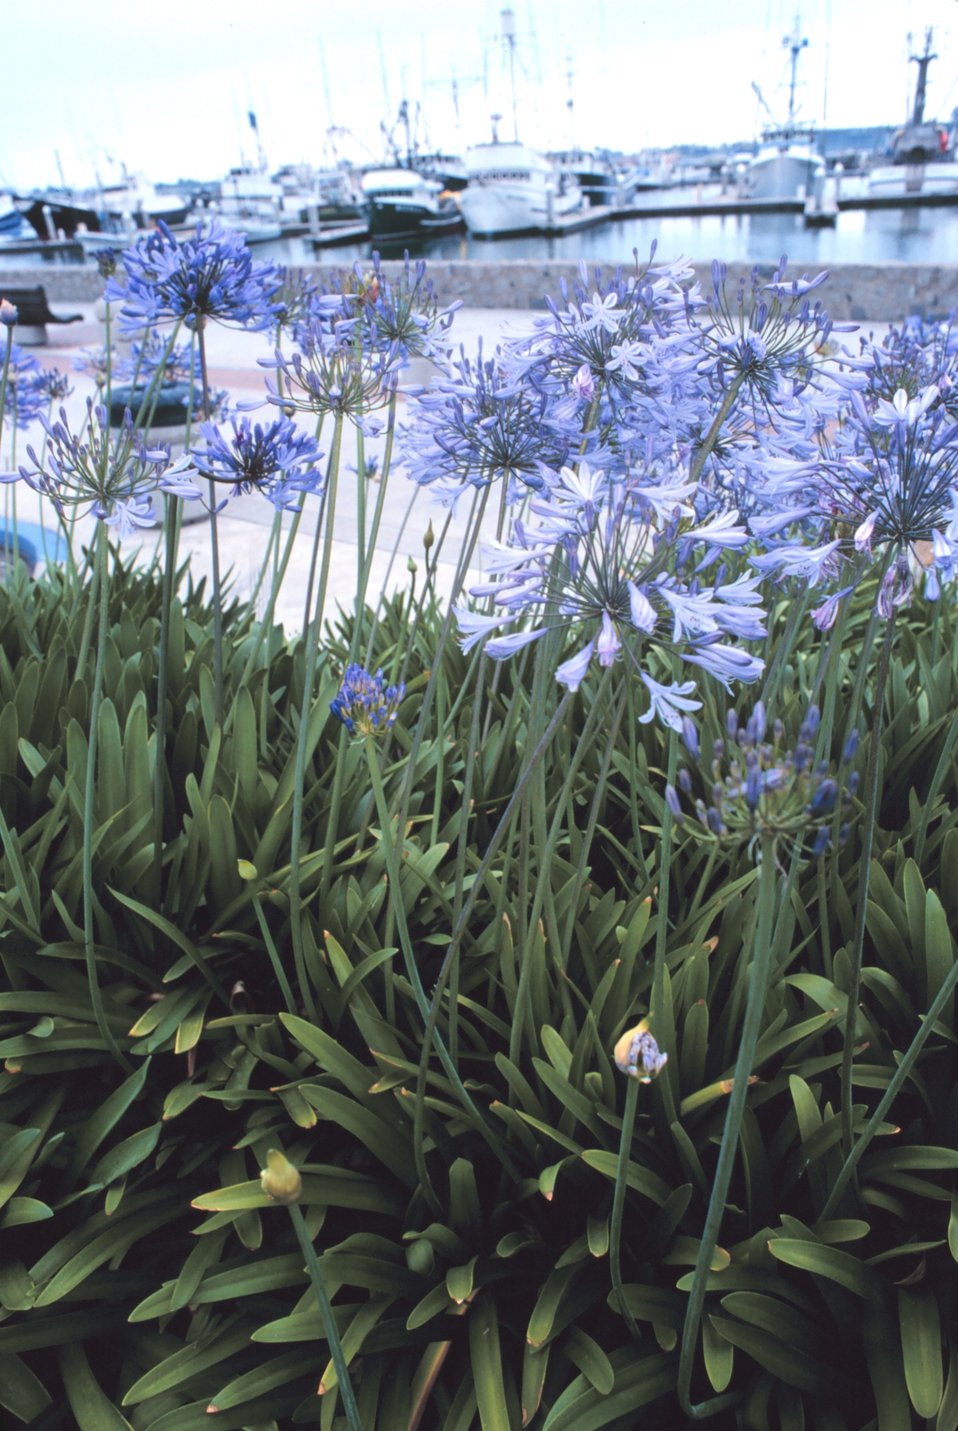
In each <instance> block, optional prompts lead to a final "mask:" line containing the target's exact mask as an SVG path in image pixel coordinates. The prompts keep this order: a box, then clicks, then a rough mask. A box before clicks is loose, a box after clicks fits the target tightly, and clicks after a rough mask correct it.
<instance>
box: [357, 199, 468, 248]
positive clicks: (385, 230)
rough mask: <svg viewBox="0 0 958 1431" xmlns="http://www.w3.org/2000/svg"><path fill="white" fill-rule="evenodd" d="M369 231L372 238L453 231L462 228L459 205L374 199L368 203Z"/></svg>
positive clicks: (423, 235) (392, 237)
mask: <svg viewBox="0 0 958 1431" xmlns="http://www.w3.org/2000/svg"><path fill="white" fill-rule="evenodd" d="M368 215H369V219H368V222H369V232H370V235H371V236H372V237H373V238H379V239H403V238H424V237H428V236H430V235H433V234H447V233H454V232H455V230H456V229H459V228H462V214H461V213H460V212H459V210H458V208H455V207H452V206H450V208H449V209H443V208H441V207H440V208H429V207H427V206H424V205H422V204H417V203H415V202H407V203H404V202H403V201H402V200H401V199H373V200H371V201H370V203H369V209H368Z"/></svg>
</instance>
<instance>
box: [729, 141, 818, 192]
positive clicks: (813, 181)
mask: <svg viewBox="0 0 958 1431" xmlns="http://www.w3.org/2000/svg"><path fill="white" fill-rule="evenodd" d="M824 179H825V165H824V162H823V161H822V159H821V158H820V157H819V156H818V155H814V154H808V153H801V152H793V151H790V150H787V149H786V150H774V151H769V152H759V153H758V154H757V155H756V156H755V158H754V159H753V160H752V162H751V163H750V164H749V166H748V170H747V171H746V175H745V192H746V194H747V196H748V197H749V198H750V199H804V198H808V197H809V196H810V195H812V194H814V193H816V192H817V191H818V190H819V189H820V188H821V185H822V183H823V182H824Z"/></svg>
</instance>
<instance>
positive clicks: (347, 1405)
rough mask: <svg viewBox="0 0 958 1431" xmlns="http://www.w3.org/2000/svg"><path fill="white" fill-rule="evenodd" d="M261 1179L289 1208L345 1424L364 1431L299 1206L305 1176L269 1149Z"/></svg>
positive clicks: (269, 1193) (273, 1198)
mask: <svg viewBox="0 0 958 1431" xmlns="http://www.w3.org/2000/svg"><path fill="white" fill-rule="evenodd" d="M259 1176H260V1185H261V1187H262V1189H263V1192H264V1193H265V1194H266V1196H267V1197H268V1198H269V1199H270V1200H271V1201H272V1202H275V1203H278V1204H280V1205H281V1206H283V1207H287V1208H288V1209H289V1216H290V1221H291V1222H292V1224H293V1231H294V1232H295V1234H296V1240H297V1242H298V1243H299V1247H300V1251H301V1252H302V1254H303V1259H304V1261H305V1263H306V1271H307V1273H308V1274H309V1280H310V1282H311V1284H312V1288H313V1292H314V1293H315V1295H316V1301H317V1303H318V1305H319V1314H320V1316H321V1317H322V1321H323V1330H324V1331H325V1333H326V1340H327V1341H328V1343H329V1353H330V1358H331V1360H332V1363H333V1366H334V1368H335V1370H336V1382H337V1385H338V1386H339V1393H340V1396H341V1397H342V1399H343V1411H344V1412H345V1413H346V1421H347V1424H348V1425H349V1428H350V1431H363V1423H362V1418H361V1417H360V1415H359V1407H358V1406H357V1404H356V1397H355V1394H354V1392H353V1388H352V1384H351V1382H350V1380H349V1369H348V1367H347V1365H346V1357H345V1355H344V1353H343V1344H342V1341H341V1340H340V1336H339V1330H338V1328H337V1326H336V1319H335V1317H334V1316H333V1308H332V1304H331V1302H330V1300H329V1293H328V1292H327V1290H326V1279H325V1278H324V1276H323V1269H322V1267H321V1266H320V1265H319V1259H318V1258H317V1256H316V1249H315V1248H314V1246H313V1242H312V1238H311V1237H310V1235H309V1229H308V1228H307V1226H306V1219H305V1218H304V1217H303V1214H302V1212H301V1210H300V1208H299V1206H298V1203H299V1200H300V1198H301V1197H302V1195H303V1179H302V1176H301V1174H300V1172H299V1169H298V1168H296V1167H294V1165H293V1164H292V1163H291V1162H290V1161H289V1159H288V1158H287V1157H286V1155H285V1153H282V1152H280V1151H279V1149H278V1148H270V1149H269V1151H268V1152H267V1154H266V1167H265V1168H263V1169H262V1171H261V1172H260V1175H259Z"/></svg>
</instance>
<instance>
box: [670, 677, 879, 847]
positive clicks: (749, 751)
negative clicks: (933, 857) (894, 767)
mask: <svg viewBox="0 0 958 1431" xmlns="http://www.w3.org/2000/svg"><path fill="white" fill-rule="evenodd" d="M819 723H820V716H819V711H818V708H817V706H811V707H810V708H809V711H808V714H807V715H806V717H805V719H804V720H803V721H802V724H801V726H800V728H799V731H798V737H797V739H796V740H795V741H794V743H789V740H788V737H787V734H786V731H785V728H784V726H783V724H782V722H781V721H775V722H774V724H773V725H772V726H771V727H769V724H768V721H767V718H766V714H765V707H764V705H763V703H762V702H761V701H758V702H756V704H755V706H754V708H753V710H752V712H751V714H750V715H749V717H748V719H747V720H745V721H742V720H740V719H739V716H738V714H737V712H736V711H735V710H730V711H729V712H728V717H727V722H726V731H725V736H724V738H722V739H719V740H716V741H715V743H714V745H713V747H712V750H711V752H709V753H708V755H706V753H705V752H704V751H700V749H699V743H698V738H697V736H696V733H695V730H694V728H693V727H691V726H690V725H689V726H687V727H686V729H685V732H684V733H685V736H686V745H687V748H688V750H689V752H690V754H691V755H692V756H693V757H694V758H696V760H697V762H698V763H697V766H693V767H692V768H688V767H684V768H682V769H681V770H680V771H679V773H678V779H677V784H676V785H675V786H669V787H667V789H666V800H667V802H668V804H669V808H670V809H671V810H672V813H673V815H674V816H675V818H676V819H677V820H679V821H684V820H685V818H686V806H687V805H689V806H691V810H692V811H694V814H695V816H696V819H697V822H698V825H699V826H700V827H701V829H702V831H703V832H704V833H705V834H706V835H707V836H708V837H710V838H712V839H716V840H718V841H721V842H722V843H724V844H728V845H736V846H741V845H745V846H747V847H748V849H749V851H750V852H751V853H752V854H753V855H755V854H757V853H758V852H759V850H760V847H761V845H762V844H763V843H764V842H765V841H766V840H767V841H770V842H771V846H772V850H773V852H774V856H775V858H776V859H778V860H780V861H781V860H782V859H784V858H785V857H786V856H787V855H790V854H791V853H793V852H794V851H796V850H797V851H799V852H801V853H806V854H809V855H811V856H812V857H813V858H816V859H817V858H818V857H819V856H820V855H822V854H824V853H825V851H826V850H827V849H828V847H829V845H830V843H831V839H832V829H833V826H834V824H835V816H836V811H838V810H845V811H847V810H848V808H849V807H850V805H851V802H852V798H853V796H854V794H855V791H856V789H857V786H858V774H857V771H849V770H848V767H849V766H850V764H851V762H852V761H853V759H854V757H855V753H856V750H857V746H858V738H857V735H853V736H852V737H851V738H850V739H849V741H848V742H847V743H846V746H845V749H844V751H843V752H842V760H841V763H840V767H839V770H838V772H837V773H836V772H835V771H833V769H832V767H831V766H830V764H829V762H828V761H826V760H816V758H815V739H816V736H817V734H818V730H819ZM699 791H701V792H702V793H698V792H699ZM847 833H848V827H847V823H842V824H840V825H839V830H838V838H839V840H840V841H844V839H845V838H846V836H847Z"/></svg>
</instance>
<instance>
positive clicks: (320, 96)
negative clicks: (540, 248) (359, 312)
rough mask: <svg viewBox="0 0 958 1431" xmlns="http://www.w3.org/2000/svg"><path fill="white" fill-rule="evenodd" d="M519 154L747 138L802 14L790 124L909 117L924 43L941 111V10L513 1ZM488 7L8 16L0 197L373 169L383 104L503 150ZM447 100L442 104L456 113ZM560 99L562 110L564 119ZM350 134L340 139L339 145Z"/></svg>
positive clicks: (422, 2) (214, 3)
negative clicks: (349, 165)
mask: <svg viewBox="0 0 958 1431" xmlns="http://www.w3.org/2000/svg"><path fill="white" fill-rule="evenodd" d="M511 8H512V11H513V14H514V30H515V51H514V53H515V60H516V66H515V69H516V92H517V106H518V113H519V123H518V127H519V132H520V137H521V138H523V139H524V140H526V142H528V143H531V144H535V145H537V146H541V147H549V148H568V147H570V145H571V144H572V143H575V144H577V145H580V146H582V147H586V148H588V147H591V146H593V145H606V146H609V147H611V148H617V149H623V150H625V151H627V152H633V151H635V150H639V149H642V148H644V147H646V146H653V145H655V146H667V145H669V144H676V143H696V142H699V143H706V144H720V143H725V142H734V141H740V140H746V141H747V140H749V139H751V138H752V137H754V135H755V134H756V132H757V130H758V129H759V128H760V127H761V124H762V122H763V118H764V112H763V111H762V110H761V108H760V106H759V102H758V100H757V98H756V95H755V92H754V90H753V87H752V86H753V82H755V83H757V84H758V85H759V86H760V88H761V90H762V93H763V95H764V98H765V100H766V102H767V104H768V106H769V108H770V109H771V110H772V111H773V112H774V113H775V114H776V115H780V116H782V117H784V114H785V110H786V108H787V94H786V83H787V74H788V51H787V48H786V47H785V46H783V43H782V41H783V37H784V36H785V35H787V34H789V33H791V31H792V29H793V27H794V24H795V19H796V15H795V12H796V9H798V10H799V11H800V21H799V24H800V30H801V34H802V35H803V36H804V37H805V38H807V40H808V45H807V48H805V49H804V50H803V51H802V54H801V57H800V60H799V70H798V77H799V91H798V98H799V108H800V113H801V117H802V118H804V119H808V120H810V121H814V122H817V123H819V124H821V123H823V122H824V123H825V124H826V125H828V126H837V125H872V124H889V125H892V124H897V123H900V122H901V121H902V120H903V119H904V118H905V115H906V112H907V108H908V105H909V102H910V95H911V93H912V88H913V85H914V79H915V76H916V73H917V66H916V65H914V64H909V62H908V56H909V39H908V35H909V30H911V31H912V40H911V50H912V52H917V51H918V50H920V49H921V47H922V45H923V41H924V31H925V28H926V27H927V26H932V27H933V28H934V50H935V52H936V53H937V55H938V59H936V60H935V61H934V62H933V64H932V65H931V68H930V71H929V94H928V104H927V108H926V113H927V114H928V115H929V116H930V117H937V118H940V119H948V118H950V115H951V111H952V109H954V108H955V107H958V0H910V3H907V4H903V3H902V0H867V3H866V0H728V3H723V0H666V3H662V0H654V3H653V0H512V3H511ZM502 9H503V5H502V4H501V3H498V0H496V3H489V0H407V3H402V0H362V3H356V0H352V3H350V0H278V3H277V0H162V3H160V0H152V3H142V0H80V3H77V0H43V3H36V0H33V3H29V0H27V2H26V3H25V0H19V3H14V0H8V3H7V5H5V6H4V17H3V29H2V44H3V51H4V54H5V56H6V63H5V65H4V78H3V101H2V104H3V115H4V122H3V125H2V128H0V134H2V140H0V185H6V186H9V187H11V188H15V189H18V190H21V191H22V190H26V189H30V188H34V187H43V186H45V185H47V184H56V183H59V182H60V175H61V172H62V176H63V179H64V180H65V182H66V183H67V184H72V185H84V184H90V183H92V182H94V176H95V174H96V173H99V174H100V175H101V177H102V179H103V180H104V182H106V181H107V180H108V178H109V177H110V174H111V160H112V161H115V162H117V163H119V162H123V163H125V164H126V165H128V166H129V168H130V169H131V170H139V171H142V172H144V173H145V174H146V175H148V176H149V177H150V178H152V179H154V180H174V179H176V178H179V177H196V178H203V179H216V178H219V177H220V176H221V175H222V174H223V173H224V172H225V171H226V170H227V169H228V168H229V167H230V166H232V165H234V164H237V163H239V162H240V161H241V160H243V159H254V158H255V157H256V140H255V136H254V135H253V133H252V131H251V129H250V127H249V123H248V118H247V115H248V112H249V111H250V110H252V111H253V112H254V113H255V115H256V117H257V122H258V129H259V138H260V141H261V143H262V148H263V150H264V152H265V155H266V158H267V161H268V163H269V165H270V166H271V168H273V169H275V168H278V167H279V165H280V164H284V163H296V162H301V161H308V162H311V163H313V164H317V165H318V164H321V163H323V162H324V160H325V159H328V158H329V157H330V156H329V141H328V131H329V130H330V128H331V127H333V126H335V127H336V129H337V130H338V131H339V133H338V134H337V136H336V144H337V149H338V152H340V153H342V154H344V155H346V156H348V157H350V158H352V159H357V160H358V159H366V160H372V159H380V158H381V157H382V148H383V142H382V135H381V132H380V125H381V123H383V122H384V121H385V122H386V124H387V125H388V126H392V125H394V123H395V119H396V115H397V112H398V109H399V104H400V101H401V100H402V99H403V98H406V99H408V100H409V102H410V105H411V107H412V109H413V111H414V112H416V111H417V107H418V113H419V114H420V116H421V131H420V132H421V133H423V132H424V137H425V139H426V141H427V142H428V143H430V144H431V145H432V146H433V147H436V148H441V149H445V150H447V151H449V150H455V151H461V149H462V148H463V147H464V146H465V145H466V144H468V143H471V142H476V141H478V140H484V139H487V138H488V137H489V135H490V121H489V116H490V114H491V113H492V112H494V111H497V110H498V111H499V112H500V113H502V114H503V116H504V118H503V120H502V121H501V123H500V126H499V133H500V137H501V138H511V137H512V101H511V95H510V87H509V84H508V80H507V71H506V69H505V66H504V64H503V56H504V53H505V47H504V45H503V41H502V38H501V36H502V30H503V25H502V20H501V12H502ZM454 96H455V97H456V98H457V99H458V115H457V106H456V104H455V103H454ZM570 99H571V101H572V105H571V109H570V106H569V101H570ZM344 131H348V132H344Z"/></svg>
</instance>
